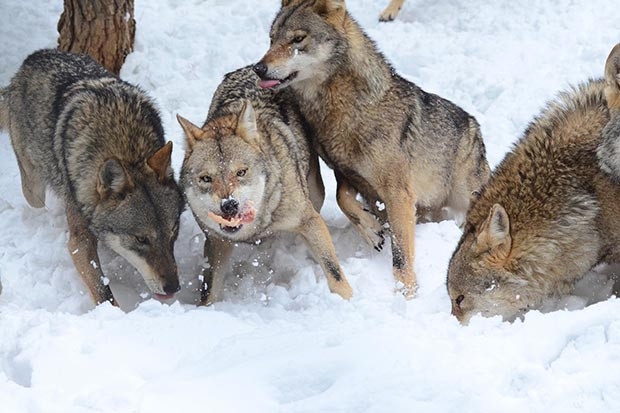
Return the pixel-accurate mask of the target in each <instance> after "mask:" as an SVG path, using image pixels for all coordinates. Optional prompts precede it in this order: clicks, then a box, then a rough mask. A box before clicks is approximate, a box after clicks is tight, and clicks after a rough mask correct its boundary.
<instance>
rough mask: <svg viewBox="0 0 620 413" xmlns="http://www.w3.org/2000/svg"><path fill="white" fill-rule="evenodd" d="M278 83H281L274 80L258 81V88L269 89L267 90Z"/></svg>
mask: <svg viewBox="0 0 620 413" xmlns="http://www.w3.org/2000/svg"><path fill="white" fill-rule="evenodd" d="M280 83H282V82H280V81H279V80H276V79H268V80H259V82H258V86H259V87H260V88H262V89H269V88H272V87H274V86H277V85H279V84H280Z"/></svg>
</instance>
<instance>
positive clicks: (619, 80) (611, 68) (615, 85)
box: [605, 43, 620, 110]
mask: <svg viewBox="0 0 620 413" xmlns="http://www.w3.org/2000/svg"><path fill="white" fill-rule="evenodd" d="M605 83H606V86H605V98H606V99H607V105H608V106H609V108H610V109H615V110H620V43H618V44H617V45H616V46H615V47H614V48H613V49H612V50H611V52H610V53H609V56H608V57H607V62H606V63H605Z"/></svg>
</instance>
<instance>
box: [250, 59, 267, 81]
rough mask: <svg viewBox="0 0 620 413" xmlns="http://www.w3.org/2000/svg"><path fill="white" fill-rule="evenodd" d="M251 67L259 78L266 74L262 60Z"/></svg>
mask: <svg viewBox="0 0 620 413" xmlns="http://www.w3.org/2000/svg"><path fill="white" fill-rule="evenodd" d="M252 69H253V70H254V72H255V73H256V74H257V75H258V77H260V78H261V79H262V78H263V77H265V75H266V74H267V65H266V64H264V63H262V62H258V63H256V64H255V65H254V67H252Z"/></svg>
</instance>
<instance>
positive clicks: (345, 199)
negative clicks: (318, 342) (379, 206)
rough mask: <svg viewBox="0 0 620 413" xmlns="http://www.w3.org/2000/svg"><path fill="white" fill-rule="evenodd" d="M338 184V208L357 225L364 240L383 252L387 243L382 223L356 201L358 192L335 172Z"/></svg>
mask: <svg viewBox="0 0 620 413" xmlns="http://www.w3.org/2000/svg"><path fill="white" fill-rule="evenodd" d="M335 175H336V182H337V186H338V188H337V192H336V200H337V201H338V206H339V207H340V209H341V210H342V212H344V214H345V215H346V216H347V218H349V221H351V222H352V223H353V225H355V228H356V229H357V231H358V232H359V233H360V235H361V236H362V238H364V240H365V241H366V242H367V243H368V244H369V245H370V246H372V247H373V248H374V249H376V250H377V251H381V250H382V249H383V244H384V243H385V237H384V235H383V233H384V232H385V229H384V228H383V226H382V225H381V223H380V222H379V221H378V220H377V219H376V218H375V217H374V216H373V215H372V214H371V213H370V212H369V211H367V210H365V209H364V208H363V207H362V204H360V202H359V201H358V200H357V199H355V197H356V195H357V190H356V189H355V188H353V187H352V186H351V184H349V182H348V181H347V180H346V178H345V177H344V176H343V175H342V174H341V173H339V172H335Z"/></svg>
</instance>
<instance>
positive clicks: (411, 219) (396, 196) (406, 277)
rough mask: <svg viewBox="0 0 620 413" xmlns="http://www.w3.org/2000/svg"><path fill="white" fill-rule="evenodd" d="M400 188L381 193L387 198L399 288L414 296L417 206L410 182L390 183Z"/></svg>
mask: <svg viewBox="0 0 620 413" xmlns="http://www.w3.org/2000/svg"><path fill="white" fill-rule="evenodd" d="M390 187H391V188H399V190H398V191H386V193H385V194H380V195H381V198H382V199H383V200H384V201H385V208H386V210H387V215H388V222H389V223H390V231H391V237H392V270H393V272H394V278H395V279H396V281H397V282H398V284H399V285H398V286H397V288H398V289H400V290H401V291H402V293H403V295H404V296H405V297H407V298H411V297H413V296H414V295H415V292H416V289H417V283H416V275H415V272H414V268H413V263H414V255H415V244H414V242H415V224H416V218H415V214H416V207H415V203H416V200H415V196H414V193H413V190H412V189H411V188H410V187H409V188H408V187H407V185H397V186H393V185H388V188H390Z"/></svg>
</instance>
